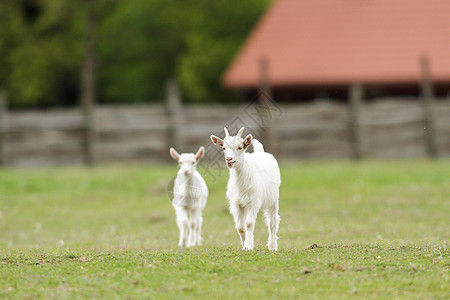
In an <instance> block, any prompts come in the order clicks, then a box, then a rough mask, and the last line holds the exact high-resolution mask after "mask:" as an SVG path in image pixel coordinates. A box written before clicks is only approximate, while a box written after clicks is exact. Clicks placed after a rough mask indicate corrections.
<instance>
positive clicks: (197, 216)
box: [169, 147, 208, 247]
mask: <svg viewBox="0 0 450 300" xmlns="http://www.w3.org/2000/svg"><path fill="white" fill-rule="evenodd" d="M169 153H170V156H172V158H173V159H175V160H176V161H178V164H179V166H180V169H179V170H178V173H177V177H176V179H175V181H174V186H173V200H172V205H173V207H174V208H175V214H176V217H177V225H178V228H179V229H180V241H179V243H178V246H180V247H185V246H187V247H191V246H195V245H200V244H201V242H202V238H201V231H202V222H203V218H202V211H203V209H204V208H205V205H206V199H207V198H208V187H207V185H206V183H205V181H204V180H203V178H202V176H201V175H200V173H199V172H197V170H196V169H195V168H196V166H197V163H198V162H199V161H200V159H201V158H202V157H203V155H204V154H205V148H203V147H200V149H198V151H197V153H196V154H193V153H183V154H179V153H178V152H177V151H176V150H175V149H173V148H170V150H169Z"/></svg>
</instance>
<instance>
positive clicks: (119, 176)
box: [0, 160, 450, 299]
mask: <svg viewBox="0 0 450 300" xmlns="http://www.w3.org/2000/svg"><path fill="white" fill-rule="evenodd" d="M175 172H176V167H175V166H174V165H147V166H145V165H144V166H102V167H97V168H93V169H85V168H81V167H61V168H47V169H36V170H24V169H0V298H11V299H17V298H26V299H35V298H42V299H68V298H70V299H72V298H101V299H112V298H131V299H136V298H164V299H179V298H192V299H193V298H214V299H222V298H228V299H229V298H242V299H264V298H278V299H292V298H294V299H299V298H302V299H314V298H332V299H349V298H358V299H383V298H384V299H392V298H397V299H448V298H450V289H449V275H448V271H449V266H450V259H449V251H448V242H449V234H450V222H449V220H450V217H449V216H450V161H448V160H442V161H435V162H432V161H412V160H411V161H410V160H405V161H388V162H384V161H383V162H382V161H368V162H360V163H352V162H346V161H310V162H301V163H284V164H282V170H281V172H282V185H281V191H280V194H281V197H280V206H281V208H280V215H281V225H280V231H279V236H280V239H279V247H280V251H278V252H276V253H272V252H269V251H268V250H266V247H265V244H266V240H267V232H266V227H265V225H264V223H263V220H262V217H261V216H260V217H259V218H258V222H257V227H256V232H255V239H256V244H257V249H256V250H255V251H251V252H245V251H242V250H241V249H240V245H239V238H238V235H237V233H236V232H235V230H234V224H233V221H232V217H231V215H230V214H229V213H228V210H227V202H226V199H225V185H226V181H227V179H228V174H227V173H223V174H221V176H219V177H218V179H217V180H216V181H214V182H211V181H208V180H207V183H208V185H209V189H210V196H209V198H208V204H207V207H206V209H205V211H204V224H203V238H204V245H203V246H201V247H196V248H189V249H178V247H177V246H176V245H177V235H178V229H177V227H176V224H175V216H174V212H173V208H172V206H171V204H170V202H169V198H168V196H167V186H168V183H169V181H170V179H171V178H172V177H173V176H174V175H175Z"/></svg>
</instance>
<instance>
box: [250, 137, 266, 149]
mask: <svg viewBox="0 0 450 300" xmlns="http://www.w3.org/2000/svg"><path fill="white" fill-rule="evenodd" d="M252 143H253V152H264V146H263V144H261V142H260V141H258V140H257V139H253V141H252Z"/></svg>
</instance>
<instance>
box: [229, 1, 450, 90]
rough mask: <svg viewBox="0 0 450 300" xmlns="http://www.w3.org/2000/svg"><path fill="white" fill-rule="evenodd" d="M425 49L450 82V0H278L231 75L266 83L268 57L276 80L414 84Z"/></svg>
mask: <svg viewBox="0 0 450 300" xmlns="http://www.w3.org/2000/svg"><path fill="white" fill-rule="evenodd" d="M422 55H427V56H428V58H429V61H430V69H431V75H432V78H433V79H434V80H435V81H438V82H450V0H278V1H275V2H274V3H273V4H272V6H271V7H270V8H269V9H268V11H267V12H266V13H265V15H264V16H263V17H262V18H261V20H260V21H259V23H258V24H257V26H256V27H255V28H254V29H253V32H252V33H251V35H250V37H249V38H248V39H247V41H246V43H245V44H244V46H243V47H242V49H241V50H240V51H239V52H238V54H237V56H236V57H235V58H234V60H233V62H232V63H231V65H230V66H229V68H228V69H227V71H226V73H225V74H224V77H223V81H224V84H225V86H227V87H233V88H238V87H248V86H256V85H258V83H259V80H260V74H259V70H260V61H261V59H262V57H265V58H266V59H267V61H268V75H269V80H270V83H271V84H272V85H275V86H285V85H325V84H348V83H353V82H358V83H411V82H418V81H419V80H420V67H419V60H420V57H421V56H422Z"/></svg>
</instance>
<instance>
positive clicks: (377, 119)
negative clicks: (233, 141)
mask: <svg viewBox="0 0 450 300" xmlns="http://www.w3.org/2000/svg"><path fill="white" fill-rule="evenodd" d="M170 89H172V92H170V93H169V97H168V100H167V103H168V104H169V105H164V104H153V105H134V106H110V105H100V106H95V107H94V108H93V117H92V120H93V122H92V124H89V126H86V118H85V114H84V113H83V110H81V109H52V110H45V111H44V110H41V111H36V110H29V111H7V109H6V105H5V96H4V95H3V96H0V162H1V163H2V164H4V165H46V164H83V163H104V162H113V161H165V160H168V159H169V155H168V148H169V147H170V146H176V147H177V150H179V151H182V152H186V151H195V150H197V148H198V147H199V146H200V145H204V146H206V147H207V151H208V152H210V153H211V152H214V151H216V149H215V148H214V147H212V145H211V142H210V141H209V136H210V135H211V134H216V135H220V136H222V135H223V127H224V126H228V128H229V130H230V132H231V133H235V132H236V131H237V130H238V128H240V126H246V128H247V131H246V132H249V133H250V132H251V133H252V134H253V135H254V136H256V137H258V138H262V139H263V142H264V132H263V130H266V129H265V128H266V127H265V126H264V122H265V121H267V119H268V118H269V119H270V124H271V130H273V134H272V135H273V137H272V138H273V141H272V142H271V143H272V144H273V145H270V147H271V148H272V149H273V152H274V153H275V154H276V156H277V157H278V158H280V159H306V158H316V157H327V158H328V157H332V158H334V157H346V158H365V157H367V158H370V157H425V156H431V157H434V156H439V157H445V156H450V103H449V101H448V100H442V99H441V100H434V101H432V102H430V103H429V106H427V107H426V109H427V111H426V113H424V105H423V101H419V99H417V98H415V99H412V98H396V99H376V100H371V101H369V102H363V101H361V99H359V98H361V95H360V94H361V91H358V90H357V88H356V90H354V91H353V92H352V93H351V94H352V95H354V96H353V97H352V98H353V99H354V100H352V101H349V104H346V103H343V102H339V101H314V102H310V103H304V104H292V105H280V106H278V105H277V104H276V103H273V102H272V103H271V104H270V105H272V106H269V107H267V106H266V107H261V106H260V104H259V102H258V103H250V104H247V105H240V106H220V105H211V106H200V105H189V106H183V107H182V106H181V105H180V102H179V101H178V100H177V99H179V95H177V93H176V86H173V85H172V86H169V90H170ZM355 99H356V100H355ZM2 103H3V104H2ZM262 110H265V113H261V111H262ZM264 118H266V120H264ZM266 124H268V123H266ZM430 129H432V130H433V132H432V133H431V132H430ZM88 130H89V131H90V132H89V134H86V133H87V131H88ZM86 137H89V139H90V142H89V143H86V139H87V138H86ZM430 143H431V144H432V145H434V146H433V147H434V150H433V151H435V152H432V151H431V152H430ZM86 147H90V148H89V149H86ZM87 150H88V151H87ZM88 155H90V156H92V157H87V156H88ZM211 157H212V159H216V158H219V157H221V156H220V155H219V156H216V155H212V156H211Z"/></svg>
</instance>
